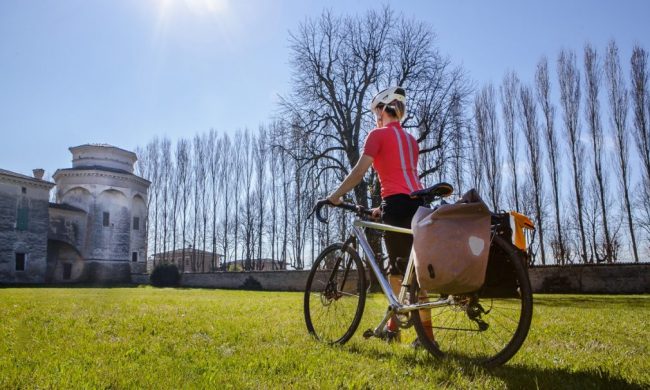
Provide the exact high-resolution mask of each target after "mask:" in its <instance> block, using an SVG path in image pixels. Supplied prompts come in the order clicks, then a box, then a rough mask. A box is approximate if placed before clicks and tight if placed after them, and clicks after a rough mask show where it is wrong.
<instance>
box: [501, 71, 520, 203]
mask: <svg viewBox="0 0 650 390" xmlns="http://www.w3.org/2000/svg"><path fill="white" fill-rule="evenodd" d="M518 92H519V78H518V77H517V74H516V73H515V72H510V73H508V74H506V76H505V77H504V78H503V83H502V84H501V108H502V114H503V129H504V130H505V140H506V150H507V152H508V163H509V166H510V175H511V187H510V188H511V191H512V203H513V204H514V208H515V210H517V211H520V210H521V207H520V206H519V184H518V183H517V165H518V164H517V162H518V159H517V150H518V148H517V132H516V131H515V122H516V121H515V118H516V111H517V94H518Z"/></svg>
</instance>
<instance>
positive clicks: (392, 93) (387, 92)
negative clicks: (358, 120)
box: [370, 86, 406, 111]
mask: <svg viewBox="0 0 650 390" xmlns="http://www.w3.org/2000/svg"><path fill="white" fill-rule="evenodd" d="M394 100H398V101H400V102H402V103H406V91H404V88H402V87H400V86H395V87H390V88H386V89H384V90H383V91H381V92H379V93H378V94H376V95H375V97H374V98H372V102H370V110H371V111H374V110H375V108H377V106H378V105H379V104H384V105H387V104H390V103H391V102H393V101H394Z"/></svg>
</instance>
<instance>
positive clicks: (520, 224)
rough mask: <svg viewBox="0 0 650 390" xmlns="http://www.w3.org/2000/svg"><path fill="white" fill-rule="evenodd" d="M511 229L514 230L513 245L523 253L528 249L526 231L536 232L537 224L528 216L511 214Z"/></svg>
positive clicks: (512, 212) (513, 212)
mask: <svg viewBox="0 0 650 390" xmlns="http://www.w3.org/2000/svg"><path fill="white" fill-rule="evenodd" d="M510 228H511V229H512V243H513V244H515V246H516V247H517V248H519V249H521V250H522V251H525V250H526V248H527V247H528V243H527V242H526V235H525V234H524V229H529V230H534V229H535V224H533V221H531V220H530V218H528V217H527V216H525V215H523V214H520V213H518V212H516V211H511V212H510Z"/></svg>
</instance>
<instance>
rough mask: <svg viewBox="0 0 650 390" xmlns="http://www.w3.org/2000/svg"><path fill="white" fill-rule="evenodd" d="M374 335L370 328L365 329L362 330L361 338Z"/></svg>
mask: <svg viewBox="0 0 650 390" xmlns="http://www.w3.org/2000/svg"><path fill="white" fill-rule="evenodd" d="M374 335H375V332H373V331H372V329H366V330H364V331H363V338H364V339H369V338H371V337H372V336H374Z"/></svg>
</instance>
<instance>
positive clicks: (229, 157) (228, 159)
mask: <svg viewBox="0 0 650 390" xmlns="http://www.w3.org/2000/svg"><path fill="white" fill-rule="evenodd" d="M220 151H221V154H222V155H223V156H224V158H222V159H221V165H220V166H219V187H220V188H221V196H222V200H223V201H222V205H223V216H222V220H221V226H222V227H223V229H222V233H221V236H222V242H221V247H222V251H223V255H224V270H226V271H227V270H228V269H227V268H225V266H226V264H227V262H228V259H229V258H230V257H229V256H230V252H229V249H230V246H229V245H228V243H229V242H230V240H229V233H230V228H231V227H230V219H229V217H230V212H231V211H230V209H231V205H232V188H231V183H230V180H229V179H230V178H231V177H232V174H233V170H232V164H233V157H234V155H236V153H234V151H233V150H232V145H231V143H230V137H228V135H227V134H226V135H224V136H223V140H222V142H221V148H220ZM233 259H234V258H233Z"/></svg>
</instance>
